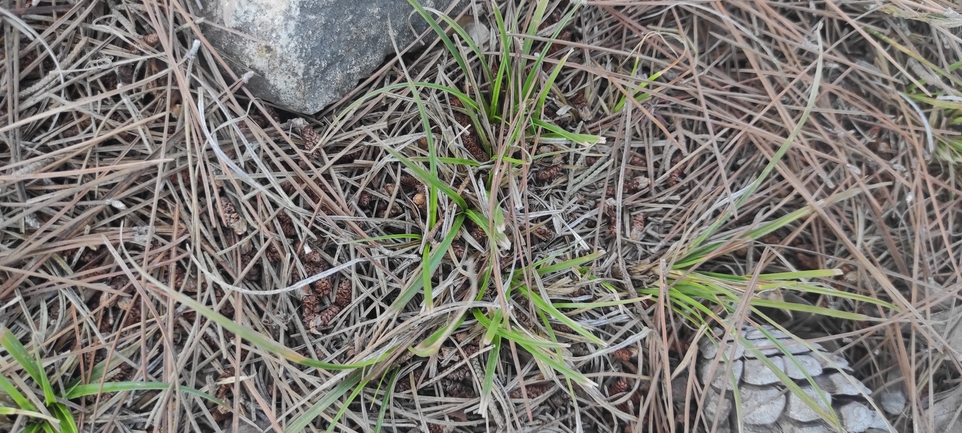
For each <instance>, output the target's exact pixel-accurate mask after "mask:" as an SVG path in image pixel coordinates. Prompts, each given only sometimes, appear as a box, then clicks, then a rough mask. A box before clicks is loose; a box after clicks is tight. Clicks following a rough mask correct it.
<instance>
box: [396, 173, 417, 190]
mask: <svg viewBox="0 0 962 433" xmlns="http://www.w3.org/2000/svg"><path fill="white" fill-rule="evenodd" d="M400 181H401V185H404V186H407V187H412V188H418V189H420V188H421V181H420V180H418V179H417V178H416V177H414V176H411V175H407V174H405V175H401V179H400Z"/></svg>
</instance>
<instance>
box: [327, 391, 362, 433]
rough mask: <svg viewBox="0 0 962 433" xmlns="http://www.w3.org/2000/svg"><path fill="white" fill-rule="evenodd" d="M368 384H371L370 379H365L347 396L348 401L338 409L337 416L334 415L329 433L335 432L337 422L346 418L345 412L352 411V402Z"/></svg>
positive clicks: (328, 428)
mask: <svg viewBox="0 0 962 433" xmlns="http://www.w3.org/2000/svg"><path fill="white" fill-rule="evenodd" d="M368 382H370V379H363V380H361V381H360V383H358V384H357V386H355V387H354V390H353V391H351V395H349V396H347V401H345V402H344V404H342V405H341V408H340V409H338V411H337V414H335V415H334V419H333V420H331V425H330V426H328V427H327V433H331V432H332V431H334V427H335V426H337V421H338V420H340V419H341V417H342V416H344V412H347V410H348V409H350V406H351V402H352V401H354V399H355V398H357V395H358V394H360V393H361V391H363V390H364V387H365V386H367V383H368Z"/></svg>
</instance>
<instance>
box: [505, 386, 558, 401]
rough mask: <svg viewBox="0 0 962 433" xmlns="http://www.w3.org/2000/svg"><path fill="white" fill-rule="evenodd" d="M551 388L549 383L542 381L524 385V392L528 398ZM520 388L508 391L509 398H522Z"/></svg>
mask: <svg viewBox="0 0 962 433" xmlns="http://www.w3.org/2000/svg"><path fill="white" fill-rule="evenodd" d="M550 389H551V384H549V383H543V384H538V385H528V386H525V387H524V391H525V392H524V394H527V395H528V398H538V396H540V395H542V394H544V393H546V392H548V391H549V390H550ZM524 394H522V392H521V389H520V388H519V389H516V390H514V391H511V392H510V393H508V396H509V397H511V398H524Z"/></svg>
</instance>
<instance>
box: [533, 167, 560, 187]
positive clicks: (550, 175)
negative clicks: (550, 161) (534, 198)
mask: <svg viewBox="0 0 962 433" xmlns="http://www.w3.org/2000/svg"><path fill="white" fill-rule="evenodd" d="M560 174H561V164H555V165H552V166H551V167H548V168H545V169H542V170H539V171H538V172H537V173H535V175H534V179H535V181H536V182H537V183H539V184H545V183H548V182H551V181H552V180H554V179H555V178H557V177H558V175H560Z"/></svg>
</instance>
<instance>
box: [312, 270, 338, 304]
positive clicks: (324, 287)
mask: <svg viewBox="0 0 962 433" xmlns="http://www.w3.org/2000/svg"><path fill="white" fill-rule="evenodd" d="M325 270H326V268H325ZM321 272H324V271H321ZM318 273H320V272H318ZM314 275H317V274H314ZM313 287H314V294H315V295H317V296H320V297H325V296H327V295H329V294H331V291H332V290H334V283H333V282H332V281H331V277H326V278H321V279H320V280H317V281H315V282H314V285H313Z"/></svg>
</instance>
